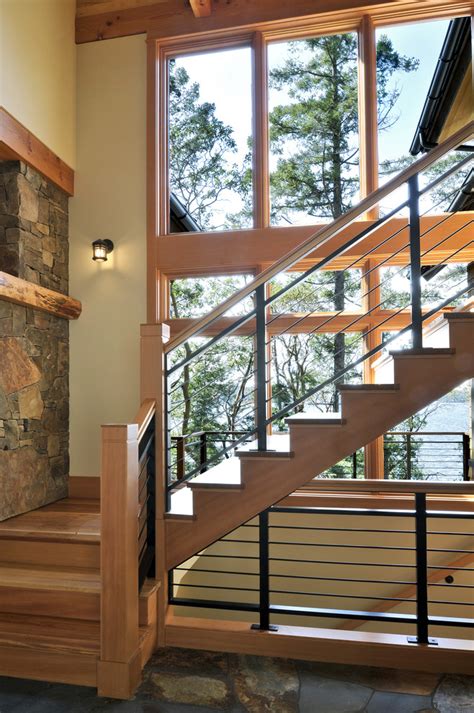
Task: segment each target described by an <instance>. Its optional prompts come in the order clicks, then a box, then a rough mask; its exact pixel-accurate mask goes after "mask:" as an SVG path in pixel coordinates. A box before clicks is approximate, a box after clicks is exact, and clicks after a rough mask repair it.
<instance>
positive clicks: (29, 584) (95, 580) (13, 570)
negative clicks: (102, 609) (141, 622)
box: [0, 562, 100, 594]
mask: <svg viewBox="0 0 474 713" xmlns="http://www.w3.org/2000/svg"><path fill="white" fill-rule="evenodd" d="M2 587H9V588H21V589H53V590H55V591H71V592H73V591H74V592H87V593H93V594H96V593H99V592H100V573H99V571H98V570H95V569H86V568H83V569H81V568H74V569H71V568H66V567H41V566H24V565H23V566H20V565H17V566H15V565H12V564H10V563H8V564H4V563H2V562H0V588H2Z"/></svg>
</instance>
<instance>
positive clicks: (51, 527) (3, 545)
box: [0, 498, 100, 569]
mask: <svg viewBox="0 0 474 713" xmlns="http://www.w3.org/2000/svg"><path fill="white" fill-rule="evenodd" d="M0 561H2V562H5V563H6V562H11V563H17V564H19V565H21V564H25V565H28V564H38V565H45V566H49V565H64V566H67V567H81V568H82V567H86V568H96V569H98V568H99V564H100V513H99V504H98V502H97V501H91V500H88V501H86V500H79V499H73V498H65V499H64V500H60V501H58V502H56V503H53V504H51V505H47V506H45V507H43V508H39V509H38V510H33V511H31V512H27V513H24V514H23V515H18V516H16V517H12V518H10V519H9V520H4V521H3V522H0Z"/></svg>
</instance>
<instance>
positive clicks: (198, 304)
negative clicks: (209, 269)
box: [170, 275, 253, 318]
mask: <svg viewBox="0 0 474 713" xmlns="http://www.w3.org/2000/svg"><path fill="white" fill-rule="evenodd" d="M250 280H252V276H251V275H226V276H223V277H187V278H184V279H178V280H171V282H170V317H171V318H189V317H202V316H203V315H205V314H208V313H209V312H210V311H211V310H213V309H214V308H215V307H217V305H220V303H221V302H223V301H224V300H226V299H227V298H228V297H230V296H231V295H233V294H234V292H237V291H238V290H240V289H242V287H244V286H245V285H246V284H247V283H248V282H250ZM252 309H253V300H252V296H251V295H249V296H248V297H247V298H245V299H243V300H241V301H240V302H239V303H238V304H237V305H235V307H234V308H233V309H232V310H231V314H235V315H241V314H247V313H248V312H250V310H252Z"/></svg>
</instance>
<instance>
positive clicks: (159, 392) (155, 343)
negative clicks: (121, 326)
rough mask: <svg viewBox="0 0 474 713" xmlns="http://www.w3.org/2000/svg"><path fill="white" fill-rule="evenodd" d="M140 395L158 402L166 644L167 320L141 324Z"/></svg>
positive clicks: (161, 628)
mask: <svg viewBox="0 0 474 713" xmlns="http://www.w3.org/2000/svg"><path fill="white" fill-rule="evenodd" d="M140 335H141V340H140V361H141V363H140V398H141V401H142V403H143V401H144V400H145V399H153V400H154V401H155V402H156V418H155V424H156V434H155V437H156V438H155V443H156V454H155V458H156V505H155V508H156V509H155V512H156V523H155V532H156V545H155V553H156V554H155V556H156V579H157V581H158V582H159V585H160V586H159V589H158V611H157V622H158V627H157V628H158V636H157V643H158V645H159V646H161V645H164V636H165V618H166V610H167V608H168V572H167V570H166V564H165V563H166V540H165V519H164V516H165V502H166V488H167V471H166V433H165V424H166V419H165V409H166V398H165V393H166V391H165V366H164V361H165V359H164V357H165V354H164V349H163V347H164V345H165V344H166V342H168V341H169V338H170V328H169V326H168V325H167V324H162V323H160V324H142V326H141V328H140Z"/></svg>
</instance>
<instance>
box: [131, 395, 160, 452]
mask: <svg viewBox="0 0 474 713" xmlns="http://www.w3.org/2000/svg"><path fill="white" fill-rule="evenodd" d="M155 412H156V401H155V400H154V399H145V401H143V403H142V405H141V406H140V408H139V409H138V413H137V416H136V419H135V423H137V424H138V442H139V443H140V441H141V440H142V438H143V436H144V435H145V432H146V429H147V428H148V426H149V424H150V421H151V419H152V418H153V416H154V415H155Z"/></svg>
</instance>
